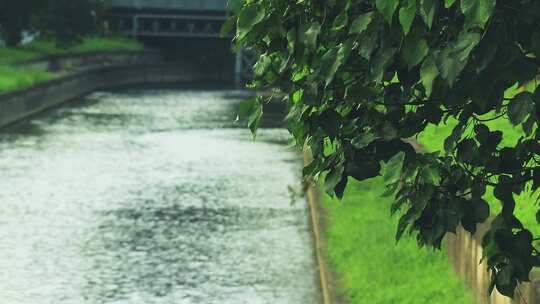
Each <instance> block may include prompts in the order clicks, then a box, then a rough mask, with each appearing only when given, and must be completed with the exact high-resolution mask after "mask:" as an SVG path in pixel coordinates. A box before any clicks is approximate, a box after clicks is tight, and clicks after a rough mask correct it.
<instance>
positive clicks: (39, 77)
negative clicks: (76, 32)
mask: <svg viewBox="0 0 540 304" xmlns="http://www.w3.org/2000/svg"><path fill="white" fill-rule="evenodd" d="M143 49H144V47H143V46H142V45H141V44H140V43H139V42H137V41H134V40H130V39H126V38H102V37H88V38H85V39H83V40H82V41H81V42H80V43H78V44H75V45H71V46H69V47H66V48H61V47H58V46H57V44H56V43H55V42H54V41H52V40H36V41H34V42H32V43H29V44H27V45H24V46H22V47H18V48H7V47H0V94H2V93H6V92H10V91H14V90H18V89H22V88H25V87H29V86H32V85H34V84H36V83H39V82H42V81H45V80H49V79H52V78H54V75H53V74H51V73H49V72H47V71H44V70H37V69H28V68H24V67H19V66H16V65H14V64H15V63H17V62H23V61H27V60H31V59H36V58H39V57H43V56H47V55H62V54H82V53H90V52H97V51H120V50H126V51H139V50H143Z"/></svg>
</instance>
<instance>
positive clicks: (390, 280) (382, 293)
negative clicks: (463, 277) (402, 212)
mask: <svg viewBox="0 0 540 304" xmlns="http://www.w3.org/2000/svg"><path fill="white" fill-rule="evenodd" d="M384 190H385V189H384V183H383V181H382V180H381V179H380V178H375V179H371V180H367V181H364V182H361V183H360V182H356V181H354V182H353V181H352V180H351V181H350V183H349V186H348V187H347V190H346V194H345V196H344V200H343V201H342V202H341V203H340V202H338V201H337V200H334V199H332V198H330V197H329V196H325V197H324V199H323V202H324V208H325V209H326V211H327V212H328V216H329V225H328V228H327V230H326V231H325V239H326V242H327V248H326V251H327V254H328V257H329V259H330V263H331V265H332V266H333V267H334V269H335V271H336V272H337V274H338V275H339V277H340V278H341V279H342V285H343V289H344V291H343V292H344V293H345V294H346V296H347V297H348V300H349V303H351V304H357V303H358V304H359V303H376V304H391V303H400V304H424V303H426V304H428V303H429V304H431V303H437V304H455V303H460V304H468V303H473V302H472V297H471V294H470V292H469V291H468V289H467V288H466V287H465V285H464V284H463V283H462V282H461V281H460V280H459V279H458V277H457V276H456V275H455V274H454V272H453V270H452V269H451V267H450V265H449V262H448V260H447V257H446V255H445V254H444V252H442V251H433V250H428V249H420V250H419V249H418V245H417V243H416V240H415V239H414V238H413V237H409V236H404V237H403V238H402V240H401V241H400V242H399V243H398V244H397V245H396V241H395V238H394V235H395V231H396V227H397V222H398V217H397V216H394V217H390V204H391V200H389V199H388V198H381V197H380V196H381V194H382V193H383V192H384Z"/></svg>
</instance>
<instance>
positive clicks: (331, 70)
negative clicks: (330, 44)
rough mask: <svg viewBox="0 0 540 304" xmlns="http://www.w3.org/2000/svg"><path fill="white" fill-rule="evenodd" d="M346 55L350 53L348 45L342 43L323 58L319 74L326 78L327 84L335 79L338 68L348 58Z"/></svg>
mask: <svg viewBox="0 0 540 304" xmlns="http://www.w3.org/2000/svg"><path fill="white" fill-rule="evenodd" d="M348 51H349V52H350V49H349V50H348ZM346 55H348V53H347V46H344V45H340V46H339V47H334V48H332V49H330V50H328V51H327V52H326V53H325V54H324V55H323V57H322V58H321V67H320V70H319V75H320V76H321V77H322V78H323V79H324V81H325V84H326V86H328V85H329V84H330V83H331V82H332V80H334V76H335V75H336V72H337V70H338V69H339V67H341V65H342V64H343V61H344V59H346V58H345V56H346Z"/></svg>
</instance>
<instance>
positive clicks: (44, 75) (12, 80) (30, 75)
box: [0, 65, 54, 94]
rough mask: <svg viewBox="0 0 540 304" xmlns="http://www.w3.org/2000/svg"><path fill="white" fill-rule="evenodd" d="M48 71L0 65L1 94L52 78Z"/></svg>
mask: <svg viewBox="0 0 540 304" xmlns="http://www.w3.org/2000/svg"><path fill="white" fill-rule="evenodd" d="M53 77H54V76H53V75H52V74H50V73H48V72H47V71H43V70H37V69H25V68H16V67H12V66H9V65H0V94H2V93H6V92H9V91H14V90H18V89H22V88H25V87H29V86H32V85H34V84H36V83H39V82H42V81H45V80H49V79H52V78H53Z"/></svg>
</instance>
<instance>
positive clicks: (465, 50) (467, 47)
mask: <svg viewBox="0 0 540 304" xmlns="http://www.w3.org/2000/svg"><path fill="white" fill-rule="evenodd" d="M480 37H481V36H480V34H478V33H462V34H460V35H459V37H458V39H457V41H456V42H455V43H452V44H450V45H449V46H447V47H446V48H445V49H444V50H443V51H442V52H441V53H440V54H439V56H438V67H439V70H440V72H441V76H442V77H443V78H444V79H445V80H446V81H447V82H448V84H449V85H450V86H452V85H453V84H454V82H455V80H456V79H457V77H458V76H459V74H460V73H461V71H462V70H463V68H465V65H467V62H468V61H469V54H470V53H471V51H472V50H473V49H474V48H475V47H476V45H477V44H478V42H480Z"/></svg>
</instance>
